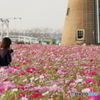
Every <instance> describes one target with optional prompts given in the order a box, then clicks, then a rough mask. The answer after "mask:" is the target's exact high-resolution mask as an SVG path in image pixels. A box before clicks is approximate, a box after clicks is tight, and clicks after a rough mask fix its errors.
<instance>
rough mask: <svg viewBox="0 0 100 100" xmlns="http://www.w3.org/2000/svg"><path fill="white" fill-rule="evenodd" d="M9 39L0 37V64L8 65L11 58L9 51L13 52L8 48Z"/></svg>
mask: <svg viewBox="0 0 100 100" xmlns="http://www.w3.org/2000/svg"><path fill="white" fill-rule="evenodd" d="M11 43H12V42H11V40H10V39H9V38H8V37H5V38H3V39H2V42H1V45H0V66H1V67H2V66H9V65H10V63H11V61H12V58H11V53H12V52H13V50H12V49H10V45H11Z"/></svg>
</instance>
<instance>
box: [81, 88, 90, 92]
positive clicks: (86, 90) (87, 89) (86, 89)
mask: <svg viewBox="0 0 100 100" xmlns="http://www.w3.org/2000/svg"><path fill="white" fill-rule="evenodd" d="M82 92H90V89H89V88H85V89H83V90H82Z"/></svg>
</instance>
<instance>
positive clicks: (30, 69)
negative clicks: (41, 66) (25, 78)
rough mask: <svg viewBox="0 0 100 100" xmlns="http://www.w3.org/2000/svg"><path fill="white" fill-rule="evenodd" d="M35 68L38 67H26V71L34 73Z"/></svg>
mask: <svg viewBox="0 0 100 100" xmlns="http://www.w3.org/2000/svg"><path fill="white" fill-rule="evenodd" d="M35 70H36V68H33V67H28V68H26V71H27V72H29V73H32V72H33V71H35Z"/></svg>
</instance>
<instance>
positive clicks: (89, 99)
mask: <svg viewBox="0 0 100 100" xmlns="http://www.w3.org/2000/svg"><path fill="white" fill-rule="evenodd" d="M87 100H100V95H98V96H88V97H87Z"/></svg>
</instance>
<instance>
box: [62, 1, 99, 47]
mask: <svg viewBox="0 0 100 100" xmlns="http://www.w3.org/2000/svg"><path fill="white" fill-rule="evenodd" d="M99 8H100V0H69V1H68V6H67V12H66V16H65V24H64V29H63V34H62V40H61V43H62V44H63V45H75V44H84V43H85V44H88V45H90V44H99V43H100V32H99V31H100V26H99V23H100V21H99V20H100V16H99V14H100V12H99V11H100V9H99Z"/></svg>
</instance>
